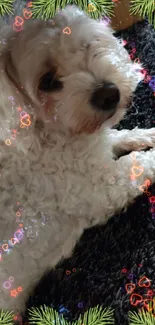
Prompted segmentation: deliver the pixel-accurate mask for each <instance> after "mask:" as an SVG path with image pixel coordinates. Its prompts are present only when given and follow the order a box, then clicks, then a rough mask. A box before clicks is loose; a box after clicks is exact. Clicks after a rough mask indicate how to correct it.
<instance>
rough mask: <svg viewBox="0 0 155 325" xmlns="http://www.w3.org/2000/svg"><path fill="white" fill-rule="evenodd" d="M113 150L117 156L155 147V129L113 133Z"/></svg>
mask: <svg viewBox="0 0 155 325" xmlns="http://www.w3.org/2000/svg"><path fill="white" fill-rule="evenodd" d="M112 141H113V149H114V153H115V154H116V156H120V154H121V153H125V152H130V151H141V150H144V149H146V148H152V147H155V128H151V129H146V130H145V129H138V128H135V129H133V130H122V131H117V130H113V131H112Z"/></svg>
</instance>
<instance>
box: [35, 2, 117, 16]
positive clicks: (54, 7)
mask: <svg viewBox="0 0 155 325" xmlns="http://www.w3.org/2000/svg"><path fill="white" fill-rule="evenodd" d="M71 3H72V4H75V5H77V6H78V7H79V8H80V9H82V10H83V11H85V12H86V13H87V14H88V15H89V16H90V17H92V18H94V19H98V18H101V16H102V15H104V16H108V17H111V16H114V14H113V8H114V5H115V4H114V3H113V2H112V0H92V1H91V0H90V1H89V0H83V1H82V2H80V1H79V0H73V1H71V0H57V1H55V0H34V1H33V7H32V13H33V17H35V18H41V19H43V20H47V19H50V18H52V17H53V16H54V15H55V13H56V12H57V11H58V10H59V9H63V8H65V7H66V5H67V4H71ZM91 5H92V7H91ZM90 7H91V8H93V10H90Z"/></svg>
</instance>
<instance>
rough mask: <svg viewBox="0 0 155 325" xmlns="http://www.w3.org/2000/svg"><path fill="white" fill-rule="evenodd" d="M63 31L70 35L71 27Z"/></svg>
mask: <svg viewBox="0 0 155 325" xmlns="http://www.w3.org/2000/svg"><path fill="white" fill-rule="evenodd" d="M63 33H64V34H67V35H70V34H71V29H70V28H69V27H68V26H67V27H65V28H64V29H63Z"/></svg>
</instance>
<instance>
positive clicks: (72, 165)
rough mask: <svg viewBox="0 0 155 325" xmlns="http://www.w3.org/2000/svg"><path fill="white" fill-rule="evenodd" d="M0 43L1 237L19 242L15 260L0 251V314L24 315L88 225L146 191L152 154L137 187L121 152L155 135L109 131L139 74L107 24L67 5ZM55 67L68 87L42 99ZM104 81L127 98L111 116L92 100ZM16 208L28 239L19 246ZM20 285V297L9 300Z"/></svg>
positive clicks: (141, 156)
mask: <svg viewBox="0 0 155 325" xmlns="http://www.w3.org/2000/svg"><path fill="white" fill-rule="evenodd" d="M65 27H69V28H70V30H71V34H69V35H68V34H65V33H64V32H63V30H64V28H65ZM1 37H2V38H4V37H5V39H6V44H3V43H2V44H1V53H0V145H1V149H0V168H1V170H0V193H1V195H0V211H1V214H0V240H1V242H2V244H4V243H5V242H4V240H7V241H8V239H10V238H13V237H14V238H15V241H16V243H15V242H14V247H13V248H12V251H11V252H10V254H6V252H4V247H5V248H6V246H3V248H2V249H1V252H2V255H1V261H0V291H1V292H0V308H3V309H15V310H17V309H20V310H22V309H24V304H25V300H26V298H27V296H28V295H29V294H30V292H31V289H32V288H33V286H34V285H35V283H36V282H37V281H38V280H39V279H40V277H41V276H42V274H43V272H44V271H45V270H47V269H48V268H51V267H54V266H55V265H56V263H57V262H58V261H59V260H60V259H61V258H63V257H67V256H69V255H70V254H71V253H72V249H73V248H74V246H75V243H76V241H77V240H78V239H79V237H80V235H81V234H82V232H83V230H84V228H87V227H90V226H93V225H96V224H99V223H102V224H104V223H106V222H107V220H108V219H109V218H110V217H111V216H113V215H114V213H116V212H118V211H120V210H121V209H123V208H126V207H127V206H128V204H129V203H131V202H132V201H133V199H134V198H135V197H136V196H138V195H140V194H141V192H140V191H139V189H138V185H140V184H142V183H143V182H144V180H145V179H146V178H149V179H150V180H151V181H153V180H154V178H155V177H154V176H155V150H150V151H148V152H146V153H144V152H137V154H136V157H137V161H138V162H139V164H141V165H142V166H143V167H144V172H143V174H142V175H141V176H140V177H139V178H138V179H137V184H136V186H135V185H134V184H133V183H132V182H131V181H130V170H131V167H132V158H131V154H129V155H127V156H124V157H121V158H120V159H118V160H114V154H115V157H116V156H117V154H118V153H119V154H120V152H121V150H126V151H128V150H139V148H141V143H143V147H147V146H150V147H151V146H154V142H155V130H154V129H151V130H138V129H135V130H133V131H127V130H123V131H120V132H119V131H117V130H110V127H111V126H113V125H114V124H116V123H117V122H118V121H119V120H120V119H121V118H122V117H123V114H124V112H125V106H126V104H127V102H128V101H129V99H130V97H131V95H132V92H133V91H134V90H135V88H136V86H137V83H138V81H139V80H140V79H141V78H142V77H141V75H140V73H139V70H140V66H138V65H134V64H133V63H132V62H131V61H130V59H129V56H128V54H127V52H126V50H125V49H124V48H123V46H122V45H121V42H120V41H119V40H117V39H116V38H115V37H114V36H113V33H112V30H111V29H110V28H109V27H106V26H105V25H104V24H103V23H102V22H99V21H95V20H92V19H90V18H88V17H87V16H85V15H84V13H83V12H81V11H80V10H78V8H76V7H67V8H66V9H65V10H63V11H62V12H59V13H58V14H57V15H56V17H55V18H54V19H53V20H52V21H47V22H41V21H30V22H27V25H26V26H25V27H24V30H23V31H22V32H19V33H17V32H13V30H10V29H9V28H7V27H5V28H3V29H2V30H1ZM4 43H5V42H4ZM53 69H54V71H55V74H56V76H57V78H58V79H59V80H61V81H62V83H63V88H62V89H61V90H59V91H55V92H53V91H51V93H50V94H47V93H45V94H43V93H41V92H39V91H38V85H39V80H40V77H42V76H43V75H44V74H45V73H46V72H48V71H50V70H53ZM103 81H104V82H106V81H107V82H108V81H109V82H113V83H115V84H116V85H117V87H118V88H119V90H120V94H121V97H120V102H119V104H118V106H117V111H116V113H115V114H114V115H113V117H111V118H108V117H107V115H106V113H104V111H103V112H97V111H95V110H94V109H92V107H91V105H90V103H89V98H90V96H91V94H92V92H93V90H94V88H95V87H98V86H99V85H100V84H101V83H102V82H103ZM23 111H24V112H25V113H23ZM24 114H25V115H24ZM26 125H29V126H26ZM101 125H102V126H101ZM12 132H14V134H16V139H15V140H14V139H12ZM14 138H15V137H14ZM8 139H9V140H8ZM9 141H11V142H9ZM10 143H11V145H10ZM7 144H9V145H7ZM19 206H21V207H22V210H20V211H21V216H19V218H21V219H22V223H23V232H22V230H20V232H19V234H21V235H20V239H19V238H18V239H19V242H17V238H16V236H15V235H14V233H15V231H16V230H17V228H19V226H18V225H17V221H16V213H17V211H19ZM9 243H10V242H9ZM10 245H11V244H10ZM10 276H13V277H14V282H13V284H12V288H11V289H9V290H8V289H6V288H4V287H5V285H4V283H5V281H7V280H8V279H9V277H10ZM19 286H22V288H23V292H20V293H18V295H17V297H16V298H15V297H12V296H11V290H14V289H15V288H18V287H19Z"/></svg>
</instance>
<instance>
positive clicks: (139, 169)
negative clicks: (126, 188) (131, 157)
mask: <svg viewBox="0 0 155 325" xmlns="http://www.w3.org/2000/svg"><path fill="white" fill-rule="evenodd" d="M131 171H132V173H133V175H134V176H135V177H139V176H140V175H141V174H142V173H143V171H144V168H143V167H142V166H133V167H132V168H131Z"/></svg>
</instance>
